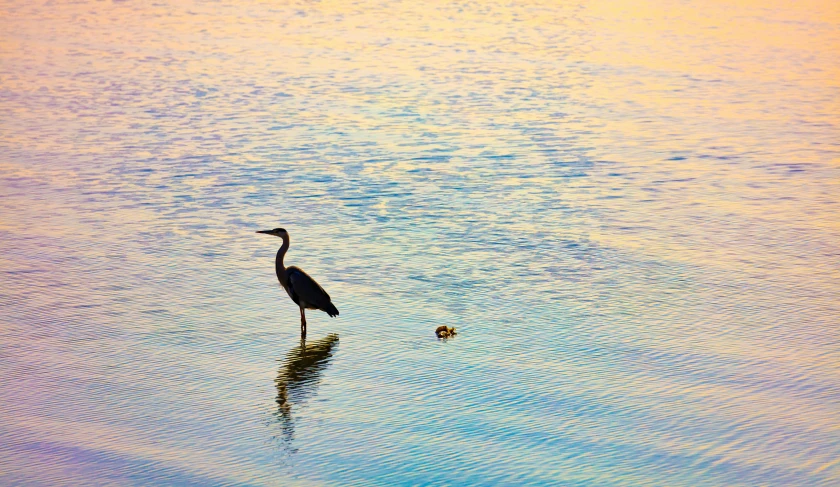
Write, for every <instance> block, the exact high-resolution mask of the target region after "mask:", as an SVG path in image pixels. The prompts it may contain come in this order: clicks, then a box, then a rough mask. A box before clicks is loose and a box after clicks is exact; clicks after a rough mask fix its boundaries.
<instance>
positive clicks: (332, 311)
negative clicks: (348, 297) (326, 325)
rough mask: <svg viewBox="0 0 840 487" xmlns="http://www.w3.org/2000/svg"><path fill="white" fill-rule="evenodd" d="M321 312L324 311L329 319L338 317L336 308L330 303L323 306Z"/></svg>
mask: <svg viewBox="0 0 840 487" xmlns="http://www.w3.org/2000/svg"><path fill="white" fill-rule="evenodd" d="M323 310H324V311H326V312H327V314H328V315H330V316H331V317H336V316H338V308H336V307H335V305H334V304H332V303H329V304H327V305H326V306H324V308H323Z"/></svg>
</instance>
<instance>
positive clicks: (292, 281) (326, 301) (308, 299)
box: [275, 245, 338, 317]
mask: <svg viewBox="0 0 840 487" xmlns="http://www.w3.org/2000/svg"><path fill="white" fill-rule="evenodd" d="M283 247H285V245H284V246H283ZM285 253H286V249H285V248H282V247H281V248H280V250H278V251H277V259H276V261H275V271H276V273H277V280H279V281H280V285H281V286H283V289H285V290H286V293H287V294H288V295H289V297H290V298H292V301H294V302H295V304H296V305H298V306H299V307H301V308H304V309H319V310H321V311H324V312H325V313H327V314H328V315H330V316H332V317H335V316H338V308H336V307H335V305H334V304H332V299H331V298H330V295H329V294H327V292H326V291H324V288H322V287H321V286H320V285H319V284H318V282H317V281H315V279H313V278H312V277H311V276H310V275H309V274H307V273H306V272H304V271H303V269H300V268H299V267H295V266H289V267H284V266H283V257H284V254H285Z"/></svg>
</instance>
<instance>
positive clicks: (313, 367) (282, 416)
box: [274, 334, 338, 451]
mask: <svg viewBox="0 0 840 487" xmlns="http://www.w3.org/2000/svg"><path fill="white" fill-rule="evenodd" d="M336 345H338V335H336V334H330V335H327V336H326V337H324V338H321V339H320V340H315V341H310V342H309V343H306V339H301V341H300V346H299V347H295V348H293V349H292V350H291V351H289V353H288V354H286V358H285V359H284V360H283V361H282V362H283V366H282V367H280V371H279V372H278V374H277V379H275V381H274V382H275V383H276V385H277V413H276V417H277V419H278V420H279V421H280V424H281V425H282V428H283V440H284V443H286V447H287V448H289V449H290V451H294V450H292V449H291V446H292V445H291V442H292V440H293V439H294V432H295V431H294V422H293V420H292V408H293V407H295V408H297V407H299V406H301V405H303V404H304V403H305V402H306V401H307V400H308V399H309V397H311V396H312V395H313V394H315V389H316V388H317V386H318V382H319V381H320V379H321V372H323V371H324V369H326V368H327V367H328V366H329V365H330V359H331V358H332V356H333V354H334V353H335V347H336Z"/></svg>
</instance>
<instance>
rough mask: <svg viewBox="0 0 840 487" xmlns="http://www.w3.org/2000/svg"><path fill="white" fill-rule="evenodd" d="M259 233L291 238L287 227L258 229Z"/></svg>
mask: <svg viewBox="0 0 840 487" xmlns="http://www.w3.org/2000/svg"><path fill="white" fill-rule="evenodd" d="M257 233H264V234H266V235H274V236H275V237H280V238H289V232H287V231H286V229H285V228H275V229H274V230H257Z"/></svg>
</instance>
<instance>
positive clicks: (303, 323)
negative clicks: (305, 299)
mask: <svg viewBox="0 0 840 487" xmlns="http://www.w3.org/2000/svg"><path fill="white" fill-rule="evenodd" d="M300 336H301V337H303V338H306V315H305V314H304V313H303V307H301V308H300Z"/></svg>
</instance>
